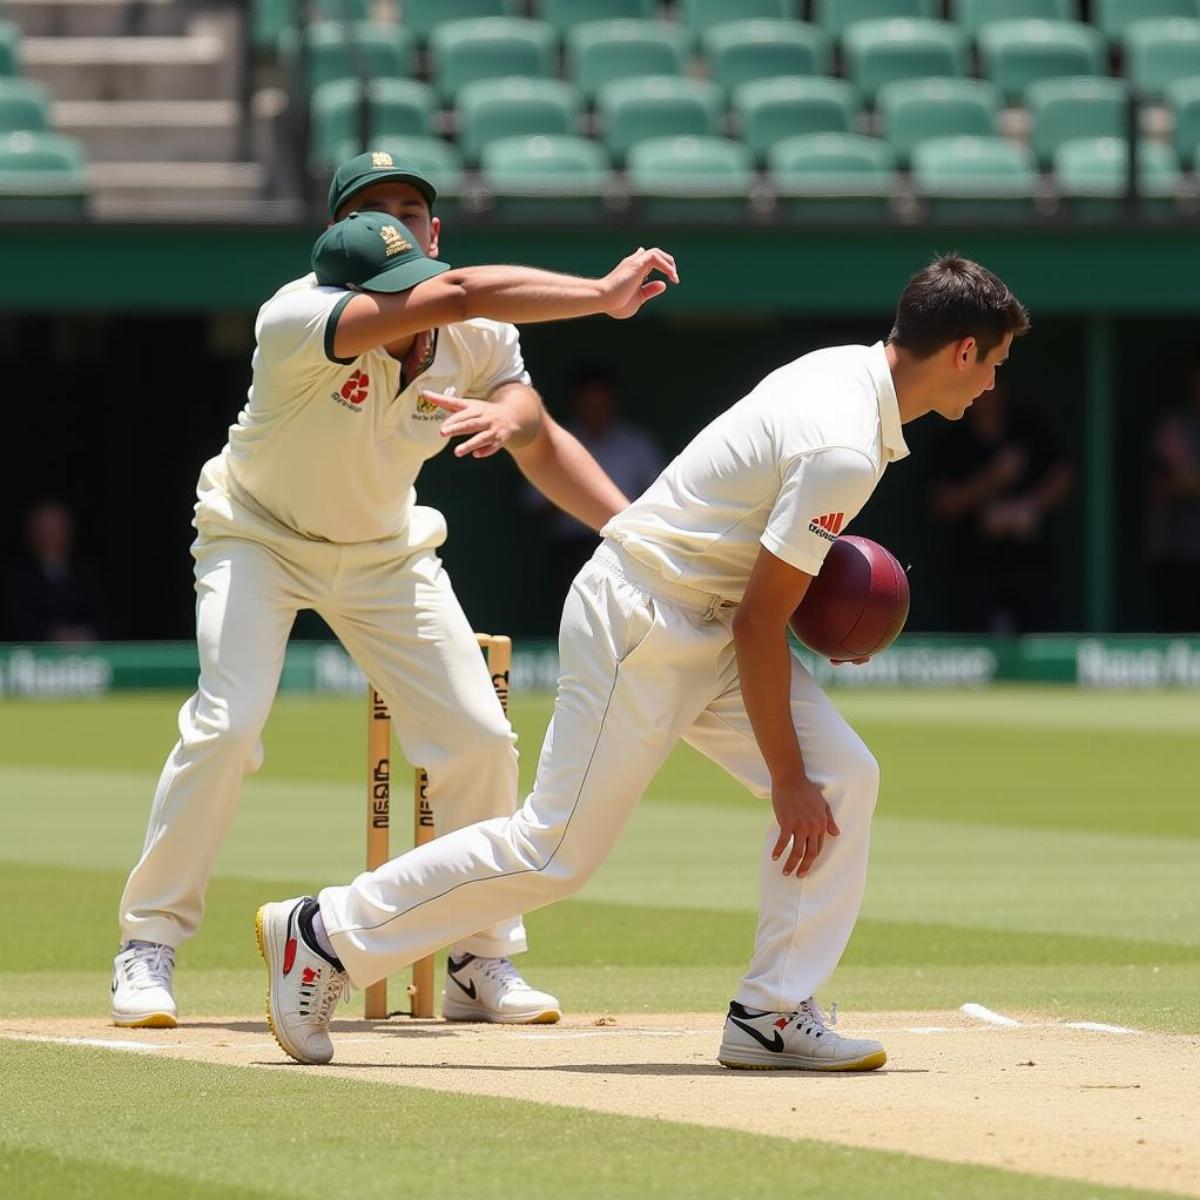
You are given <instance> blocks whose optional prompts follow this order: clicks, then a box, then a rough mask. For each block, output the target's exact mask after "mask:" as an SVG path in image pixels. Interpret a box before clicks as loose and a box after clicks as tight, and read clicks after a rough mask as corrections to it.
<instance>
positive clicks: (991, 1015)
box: [958, 1003, 1021, 1028]
mask: <svg viewBox="0 0 1200 1200" xmlns="http://www.w3.org/2000/svg"><path fill="white" fill-rule="evenodd" d="M958 1011H959V1012H960V1013H962V1014H963V1016H964V1017H973V1018H974V1019H975V1020H976V1021H983V1022H984V1023H985V1024H987V1025H1004V1026H1006V1027H1008V1028H1012V1027H1015V1026H1017V1025H1020V1024H1021V1022H1020V1021H1017V1020H1015V1019H1014V1018H1012V1017H1005V1016H1002V1015H1001V1014H1000V1013H998V1012H992V1010H991V1009H990V1008H984V1006H983V1005H982V1004H975V1003H970V1004H964V1005H963V1006H962V1007H961V1008H960V1009H959V1010H958Z"/></svg>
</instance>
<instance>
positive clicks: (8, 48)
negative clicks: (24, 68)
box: [0, 21, 21, 77]
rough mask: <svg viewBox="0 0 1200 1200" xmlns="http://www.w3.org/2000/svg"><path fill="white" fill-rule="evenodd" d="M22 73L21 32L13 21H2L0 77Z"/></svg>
mask: <svg viewBox="0 0 1200 1200" xmlns="http://www.w3.org/2000/svg"><path fill="white" fill-rule="evenodd" d="M20 73H21V31H20V30H19V29H18V28H17V27H16V26H15V25H14V24H13V23H12V22H11V21H0V77H3V76H6V75H20Z"/></svg>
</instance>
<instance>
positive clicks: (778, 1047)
mask: <svg viewBox="0 0 1200 1200" xmlns="http://www.w3.org/2000/svg"><path fill="white" fill-rule="evenodd" d="M729 1019H730V1020H731V1021H732V1022H733V1023H734V1024H735V1025H736V1026H737V1027H738V1028H739V1029H740V1030H741V1031H742V1032H743V1033H748V1034H749V1035H750V1036H751V1037H752V1038H753V1039H754V1040H755V1041H756V1042H757V1043H758V1044H759V1045H760V1046H762V1047H763V1049H764V1050H772V1051H774V1052H775V1053H776V1054H780V1053H782V1051H783V1038H782V1037H781V1036H780V1033H779V1030H778V1029H772V1030H771V1033H772V1035H773V1037H774V1041H772V1040H771V1039H769V1038H767V1037H766V1036H765V1035H763V1034H762V1033H760V1032H759V1031H758V1030H757V1029H755V1028H754V1026H753V1025H747V1024H746V1022H745V1021H739V1020H738V1019H737V1017H734V1016H730V1018H729Z"/></svg>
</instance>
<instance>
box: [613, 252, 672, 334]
mask: <svg viewBox="0 0 1200 1200" xmlns="http://www.w3.org/2000/svg"><path fill="white" fill-rule="evenodd" d="M655 271H657V272H659V274H661V275H665V276H666V278H667V279H669V280H670V281H671V282H672V283H678V282H679V272H678V271H677V270H676V269H675V259H674V258H672V257H671V255H669V254H668V253H667V252H666V251H665V250H658V249H652V250H646V249H644V248H643V247H639V248H638V249H637V251H635V252H634V253H633V254H631V255H630V256H629V257H628V258H623V259H622V260H621V261H620V262H619V263H617V265H616V266H615V267H613V269H612V270H611V271H609V273H608V274H607V275H605V276H604V278H603V280H601V283H602V285H603V287H604V292H605V305H604V311H605V312H606V313H608V315H609V316H610V317H614V318H615V319H616V320H618V321H624V320H626V319H628V318H629V317H632V316H633V315H634V314H635V313H636V312H637V311H638V310H639V309H640V308H641V307H642V305H643V304H645V303H646V302H647V301H648V300H653V299H654V297H655V296H661V295H662V294H663V292H665V291H666V290H667V285H666V283H665V282H664V281H663V280H662V279H651V278H650V276H651V275H652V274H653V273H654V272H655Z"/></svg>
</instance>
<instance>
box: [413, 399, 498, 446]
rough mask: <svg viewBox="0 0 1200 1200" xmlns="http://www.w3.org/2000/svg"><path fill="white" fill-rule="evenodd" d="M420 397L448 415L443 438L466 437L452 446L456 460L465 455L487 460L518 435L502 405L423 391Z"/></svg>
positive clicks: (442, 433) (444, 423)
mask: <svg viewBox="0 0 1200 1200" xmlns="http://www.w3.org/2000/svg"><path fill="white" fill-rule="evenodd" d="M421 396H422V397H423V398H424V399H425V400H428V401H429V402H430V403H431V404H436V405H437V406H438V408H443V409H445V410H446V412H448V413H449V414H450V415H449V416H448V417H447V418H446V419H445V420H444V421H443V422H442V427H441V430H440V433H441V435H442V437H444V438H452V437H466V438H467V440H466V441H465V442H460V443H459V444H458V445H457V446H455V447H454V455H455V457H456V458H466V456H467V455H468V454H469V455H470V456H471V457H472V458H490V457H491V456H492V455H493V454H495V453H496V452H497V451H498V450H503V449H504V447H505V446H506V445H507V444H508V441H509V439H510V438H512V436H513V435H514V434H515V433H517V432H519V429H520V423H519V422H518V421H517V418H516V417H515V416H514V415H513V413H512V412H511V411H510V410H509V409H508V408H507V407H506V406H505V405H503V404H493V403H492V402H491V401H489V400H468V399H467V398H466V397H463V396H447V395H445V394H444V393H442V392H422V393H421ZM468 435H469V436H468Z"/></svg>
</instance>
